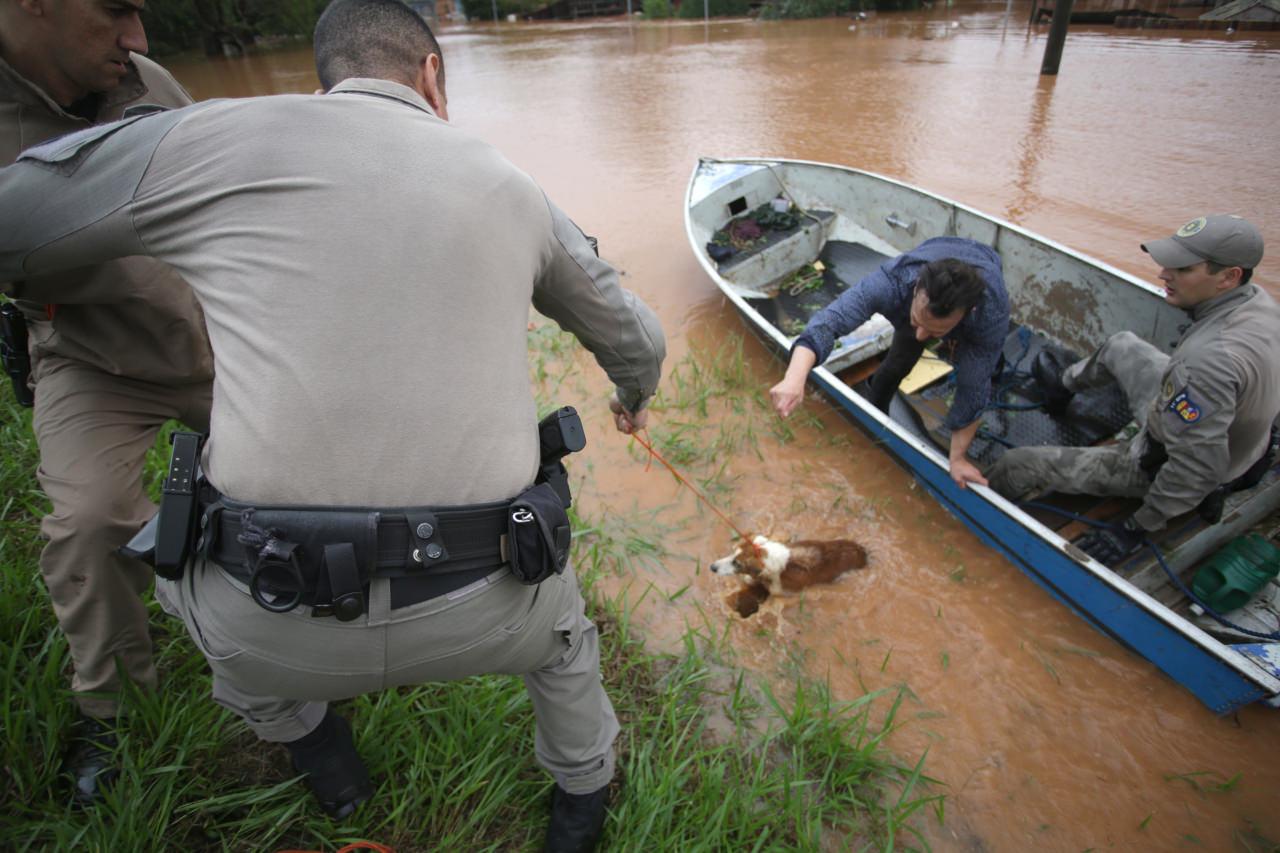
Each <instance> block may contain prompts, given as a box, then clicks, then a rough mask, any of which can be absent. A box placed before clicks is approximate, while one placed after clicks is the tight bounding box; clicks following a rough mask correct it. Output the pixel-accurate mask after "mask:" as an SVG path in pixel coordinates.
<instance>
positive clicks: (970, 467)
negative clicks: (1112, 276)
mask: <svg viewBox="0 0 1280 853" xmlns="http://www.w3.org/2000/svg"><path fill="white" fill-rule="evenodd" d="M876 313H879V314H882V315H883V316H884V317H885V318H886V319H887V320H888V321H889V322H890V323H892V324H893V328H894V335H893V343H892V344H891V345H890V347H889V352H888V353H887V354H886V355H885V358H884V361H883V362H882V363H881V365H880V368H879V369H878V370H877V371H876V372H875V374H874V375H872V377H871V388H870V393H869V399H870V401H871V403H872V404H874V405H875V406H876V407H877V408H879V409H880V410H881V411H888V408H889V402H890V401H891V400H892V399H893V394H894V392H895V391H896V390H897V388H898V385H899V383H901V382H902V380H903V378H904V377H906V375H907V374H908V373H910V372H911V368H912V367H914V366H915V364H916V362H917V361H919V360H920V356H921V354H923V352H924V348H925V344H926V343H927V342H928V341H930V340H932V339H935V338H937V339H941V341H942V342H943V344H944V346H949V348H950V351H951V355H950V361H951V362H952V364H953V366H954V367H955V383H956V393H955V399H954V400H953V402H952V404H951V410H950V411H949V412H948V414H947V420H946V425H947V427H948V428H949V429H950V430H951V448H950V454H949V455H950V459H951V479H953V480H955V482H956V485H958V486H960V488H964V487H965V486H966V485H967V484H968V483H978V484H980V485H983V486H985V485H987V481H986V479H985V478H984V477H983V476H982V472H980V471H979V470H978V469H977V467H976V466H975V465H974V464H973V463H972V462H970V461H969V460H968V458H967V457H966V455H965V454H966V452H967V451H968V449H969V445H970V444H972V443H973V437H974V435H975V434H976V433H977V431H978V426H979V424H980V423H981V415H982V410H983V409H984V408H986V405H987V403H988V402H989V401H990V399H991V377H992V374H994V373H995V371H996V367H997V365H998V363H999V361H1000V352H1001V350H1002V349H1003V347H1004V339H1005V336H1006V335H1007V334H1008V331H1009V295H1008V292H1007V291H1006V290H1005V286H1004V276H1003V275H1002V274H1001V268H1000V256H999V255H997V254H996V252H995V250H994V249H992V248H991V247H990V246H986V245H983V244H982V243H978V242H976V241H974V240H967V239H964V238H961V237H937V238H934V239H932V240H926V241H925V242H923V243H921V244H920V245H919V246H917V247H916V248H915V249H913V250H911V251H910V252H907V253H905V254H902V255H899V256H898V257H896V258H894V259H893V260H891V261H888V262H886V263H885V264H884V265H883V266H881V267H880V269H878V270H876V271H875V272H874V273H872V274H871V275H869V276H867V277H866V278H864V279H862V281H860V282H858V283H857V284H856V285H855V286H853V287H851V288H849V289H848V290H846V291H845V292H844V293H842V294H840V296H839V298H837V299H836V300H835V301H834V302H832V303H831V304H830V305H828V306H827V307H826V308H824V309H822V310H821V311H819V312H818V313H817V314H815V315H814V316H813V318H812V319H810V320H809V324H808V325H807V326H806V327H805V330H804V333H803V334H801V335H800V337H798V338H796V342H795V344H794V345H793V346H792V348H791V362H790V364H789V365H788V366H787V373H786V376H785V377H784V378H783V380H782V381H781V382H779V383H778V384H777V385H775V386H773V388H771V389H770V391H769V396H770V398H771V399H772V401H773V406H774V409H775V410H777V412H778V414H779V415H781V416H782V417H786V416H788V415H790V414H791V412H793V411H794V410H795V408H796V406H798V405H799V404H800V401H801V400H802V399H803V397H804V384H805V380H806V379H807V378H808V376H809V371H810V370H812V369H813V367H814V365H816V364H821V363H822V362H824V361H826V359H827V356H828V355H830V354H831V349H832V347H833V346H834V344H835V341H836V339H837V338H839V337H840V336H841V335H845V334H848V333H849V332H851V331H853V330H854V329H856V328H858V327H859V326H861V325H862V324H863V323H865V322H867V320H869V319H871V315H873V314H876Z"/></svg>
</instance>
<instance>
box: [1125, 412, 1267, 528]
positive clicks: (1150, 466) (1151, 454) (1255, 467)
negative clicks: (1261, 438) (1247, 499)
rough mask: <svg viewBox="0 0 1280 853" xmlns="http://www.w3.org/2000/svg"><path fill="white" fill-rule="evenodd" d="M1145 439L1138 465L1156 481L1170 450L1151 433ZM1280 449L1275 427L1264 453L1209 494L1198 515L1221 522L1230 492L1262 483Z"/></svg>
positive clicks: (1214, 521)
mask: <svg viewBox="0 0 1280 853" xmlns="http://www.w3.org/2000/svg"><path fill="white" fill-rule="evenodd" d="M1145 441H1146V447H1145V448H1144V449H1143V451H1142V456H1140V457H1139V458H1138V467H1140V468H1141V469H1142V472H1143V473H1144V474H1146V475H1147V479H1149V480H1151V481H1153V482H1154V481H1155V478H1156V475H1157V474H1159V473H1160V468H1161V467H1162V466H1163V465H1164V463H1166V462H1168V461H1169V453H1168V451H1167V450H1166V449H1165V446H1164V444H1162V443H1161V442H1159V441H1157V440H1156V439H1154V438H1152V437H1151V436H1149V435H1148V436H1146V437H1145ZM1278 450H1280V430H1278V429H1277V428H1276V427H1275V426H1272V427H1271V437H1270V438H1269V439H1268V441H1267V447H1266V449H1265V450H1264V451H1263V452H1262V456H1260V457H1258V460H1257V461H1256V462H1254V463H1253V464H1252V465H1250V466H1249V468H1248V469H1247V470H1246V471H1245V472H1244V473H1243V474H1241V475H1240V476H1239V477H1236V478H1235V479H1234V480H1232V481H1231V482H1229V483H1223V484H1221V485H1220V486H1218V487H1217V488H1215V489H1214V490H1213V491H1211V492H1209V494H1207V495H1205V497H1204V500H1202V501H1201V502H1200V504H1199V506H1197V507H1196V514H1197V515H1199V516H1200V518H1201V519H1202V520H1203V521H1204V522H1205V523H1206V524H1217V523H1218V522H1219V521H1221V520H1222V512H1223V510H1224V509H1225V508H1226V503H1227V495H1229V494H1231V493H1232V492H1242V491H1244V490H1245V489H1252V488H1253V487H1254V486H1256V485H1258V483H1260V482H1262V478H1263V477H1264V476H1266V473H1267V471H1268V470H1270V468H1271V465H1272V464H1273V463H1274V462H1275V459H1276V453H1277V451H1278Z"/></svg>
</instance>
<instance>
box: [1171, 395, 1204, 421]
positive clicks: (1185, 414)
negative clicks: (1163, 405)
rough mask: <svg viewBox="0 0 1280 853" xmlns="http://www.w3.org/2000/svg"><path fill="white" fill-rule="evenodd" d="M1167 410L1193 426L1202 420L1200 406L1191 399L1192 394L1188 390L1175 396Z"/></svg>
mask: <svg viewBox="0 0 1280 853" xmlns="http://www.w3.org/2000/svg"><path fill="white" fill-rule="evenodd" d="M1167 408H1168V410H1169V411H1171V412H1173V413H1174V414H1175V415H1177V416H1178V417H1180V418H1182V420H1183V421H1184V422H1185V423H1189V424H1193V423H1195V422H1196V421H1198V420H1200V406H1199V405H1198V404H1197V403H1196V402H1195V401H1194V400H1192V399H1191V394H1190V393H1189V392H1188V390H1187V389H1186V388H1183V389H1182V390H1181V391H1179V392H1178V393H1177V394H1174V395H1173V397H1172V398H1171V399H1170V400H1169V405H1168V406H1167Z"/></svg>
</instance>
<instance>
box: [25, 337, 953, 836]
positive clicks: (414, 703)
mask: <svg viewBox="0 0 1280 853" xmlns="http://www.w3.org/2000/svg"><path fill="white" fill-rule="evenodd" d="M531 340H532V342H533V346H534V348H535V352H536V353H537V354H538V358H537V359H536V361H535V366H534V373H535V376H537V377H540V379H541V381H542V382H543V383H546V384H547V385H551V386H555V387H559V386H560V385H561V384H562V383H564V382H565V380H566V377H569V376H570V375H571V371H569V370H568V369H565V368H564V367H563V365H562V364H561V362H562V361H564V359H563V358H562V356H564V355H566V353H564V352H559V351H556V350H557V348H558V347H559V346H560V343H561V341H560V338H559V336H556V335H552V334H549V333H545V332H539V331H535V332H534V333H533V334H532V335H531ZM739 353H740V344H739ZM739 360H740V359H739ZM712 361H713V362H714V361H715V360H714V359H713V360H712ZM717 370H718V371H719V374H718V376H719V378H717V379H715V380H714V382H712V383H711V384H713V385H714V386H715V388H716V390H719V389H723V388H725V387H726V386H730V385H732V384H733V381H734V379H735V376H734V372H733V369H732V365H730V366H729V367H728V368H725V367H724V366H723V365H721V366H720V367H718V368H717ZM706 373H707V372H706V371H704V374H706ZM726 377H727V380H728V381H726ZM704 384H705V383H704ZM544 389H545V385H544ZM552 393H554V392H552ZM716 396H717V395H716V394H711V395H709V396H708V399H711V398H714V397H716ZM540 399H541V395H540ZM0 400H3V402H2V403H0V441H3V443H4V447H5V453H4V457H3V462H2V463H0V486H2V487H3V491H0V494H3V495H5V496H6V497H5V498H4V501H3V504H2V505H0V510H2V512H0V520H2V521H3V532H2V533H0V666H3V673H2V677H3V693H4V701H3V704H2V705H0V728H3V730H4V733H5V737H4V746H3V749H4V756H3V764H2V769H0V814H3V815H4V819H3V821H0V849H5V850H18V851H26V850H50V849H55V850H92V851H98V850H101V851H122V850H128V851H149V850H156V851H161V850H235V851H239V850H254V851H257V850H263V851H269V850H280V849H285V848H296V849H308V850H334V849H336V848H338V847H340V846H342V845H343V844H347V843H350V842H353V841H357V840H361V839H365V840H372V841H377V842H379V843H382V844H386V845H390V846H391V847H393V848H394V849H396V850H397V851H413V850H461V851H471V850H533V849H539V848H540V846H541V834H542V831H543V827H544V825H545V820H546V808H547V797H548V793H549V786H550V784H551V783H550V780H549V778H548V777H547V775H546V774H545V773H544V772H543V771H542V770H541V769H540V768H539V767H538V766H537V765H536V764H535V763H534V760H533V742H532V741H533V715H532V711H531V709H530V707H529V702H528V699H527V697H526V695H525V692H524V689H523V685H522V683H521V681H520V680H519V679H516V678H508V677H499V676H492V677H480V678H471V679H466V680H464V681H460V682H454V683H449V684H428V685H422V686H419V687H415V688H404V689H398V690H389V691H384V692H382V693H377V694H371V695H368V696H363V697H360V698H358V699H355V700H352V701H350V702H344V703H340V705H339V708H340V710H341V711H342V713H343V714H344V715H346V716H347V717H348V718H349V719H351V721H352V724H353V728H354V731H355V736H356V742H357V744H358V745H359V747H360V750H361V752H362V754H363V755H364V757H365V759H366V762H367V763H368V765H369V767H370V769H371V771H372V774H373V777H374V780H375V784H376V785H377V793H376V795H375V796H374V798H373V799H372V800H371V801H370V802H369V803H367V804H366V805H365V806H364V807H362V808H361V809H360V810H359V811H358V812H357V813H356V814H355V815H354V816H353V817H352V818H350V819H348V820H347V821H346V822H343V823H334V822H331V821H330V820H328V819H327V818H325V817H324V815H323V814H322V813H321V812H320V811H319V810H318V809H317V808H316V806H315V805H314V804H313V803H312V801H311V798H310V796H309V794H308V793H307V791H306V789H305V787H304V785H303V783H302V782H301V781H300V780H298V779H296V778H294V776H293V774H292V773H291V771H290V769H289V764H288V758H287V754H286V753H285V751H284V750H283V749H282V748H280V747H278V746H271V745H264V744H261V743H259V742H258V741H257V740H256V739H255V738H254V737H253V736H252V735H251V734H250V733H249V731H248V729H247V728H246V727H245V726H244V725H243V724H242V723H241V722H239V721H238V720H237V719H236V718H234V717H233V716H232V715H231V714H229V713H228V712H226V711H224V710H223V709H221V708H220V707H219V706H217V705H215V704H214V703H213V702H212V701H211V700H210V698H209V689H210V684H209V675H208V670H207V667H206V665H205V662H204V660H203V658H202V657H201V656H200V654H199V652H198V651H197V650H196V648H195V647H194V646H193V645H192V643H191V642H190V640H189V639H188V637H187V636H186V634H185V632H184V630H183V628H182V626H181V624H180V623H179V622H177V621H176V620H173V619H170V618H168V617H166V616H164V614H162V613H161V612H160V611H159V608H158V607H157V606H156V605H155V603H154V602H151V605H150V606H151V609H152V617H153V618H152V626H153V633H154V637H155V641H156V657H157V663H158V667H159V669H160V672H161V689H160V691H159V692H158V693H155V694H146V693H142V692H138V691H133V690H130V691H129V692H128V695H127V696H126V704H127V706H128V707H129V709H130V714H129V716H128V717H127V719H126V721H125V722H124V723H123V724H122V726H121V728H120V737H121V742H122V745H121V750H120V756H121V760H122V762H123V771H122V775H121V779H120V781H119V782H118V784H117V785H116V786H115V787H114V789H113V791H112V793H111V795H110V796H109V797H108V799H107V801H106V802H105V803H104V804H103V805H101V806H100V807H98V808H96V809H92V810H87V811H80V810H76V809H74V808H73V807H72V806H71V805H70V804H69V788H68V781H67V779H65V778H63V777H62V776H61V775H60V761H61V752H62V749H63V747H64V744H65V738H66V735H67V731H68V728H69V725H70V723H71V721H72V718H73V710H72V704H71V701H70V696H69V692H68V689H67V684H68V680H69V666H70V664H69V660H68V654H67V647H66V643H65V641H64V640H63V638H62V636H61V634H60V633H59V632H58V630H57V626H56V624H55V622H54V619H53V615H52V611H51V608H50V606H49V602H48V596H47V593H46V592H45V590H44V587H43V585H42V583H41V580H40V577H39V571H38V569H37V567H36V561H37V557H38V553H39V548H40V543H39V541H38V526H39V518H40V516H41V515H42V514H43V512H44V511H45V508H46V501H45V498H44V496H43V495H42V494H41V492H40V491H39V489H38V486H37V484H36V483H35V480H34V471H35V466H36V462H37V453H36V447H35V442H34V440H33V438H32V436H31V431H30V415H29V413H28V412H26V411H24V410H21V409H19V408H18V407H16V406H15V405H14V404H13V403H12V397H11V396H9V395H7V394H6V395H4V396H0ZM163 445H164V442H163V439H161V440H160V441H158V442H157V448H156V450H155V451H153V454H152V459H151V464H150V466H149V471H150V473H151V476H152V477H153V478H154V477H156V476H157V475H158V473H159V471H160V470H161V469H162V467H163V456H162V455H161V451H162V449H163ZM670 532H671V531H670V530H669V529H667V528H664V527H663V526H662V525H661V523H660V522H659V521H658V520H657V513H648V514H646V513H633V514H631V515H630V516H629V517H626V518H616V517H614V518H607V519H592V518H579V519H578V529H577V535H576V537H575V540H574V542H575V544H574V549H575V550H574V559H575V565H577V566H578V567H579V571H580V574H581V576H582V578H583V585H584V592H585V595H586V597H587V600H588V602H589V604H588V607H589V610H590V615H591V616H592V617H593V618H594V619H595V620H596V621H597V623H598V624H599V625H600V628H601V656H602V667H603V670H604V678H605V683H606V685H607V688H608V690H609V693H610V696H611V697H612V699H613V701H614V704H615V706H616V708H617V712H618V716H619V719H620V720H621V722H622V727H623V728H622V735H621V736H620V738H619V741H618V744H617V747H618V752H619V776H618V783H617V784H618V789H617V791H616V792H615V799H614V805H613V806H612V808H611V812H610V817H609V821H608V824H607V827H606V837H605V846H604V849H607V850H637V851H639V850H644V851H652V850H682V851H683V850H726V849H751V850H779V851H781V850H832V849H841V850H843V849H857V850H861V849H878V850H889V849H899V848H902V847H916V846H926V847H927V844H926V843H925V840H924V838H923V837H922V835H921V828H922V825H923V821H924V820H925V816H924V815H922V814H921V811H922V810H927V811H929V812H930V813H932V814H933V815H934V816H935V817H936V819H937V820H939V821H940V820H941V819H942V817H943V798H942V796H941V795H939V794H938V793H937V792H936V786H935V785H934V784H933V783H932V782H931V781H930V780H929V779H928V778H927V777H926V776H925V774H924V772H923V767H924V756H920V757H919V759H918V760H913V761H909V762H899V761H898V760H897V759H895V758H894V757H893V756H892V755H891V754H890V753H889V751H888V750H887V749H886V747H885V738H886V736H887V735H888V734H889V733H890V732H891V731H892V729H893V728H894V726H895V725H896V723H895V718H896V715H897V712H898V708H899V706H900V703H901V702H902V699H903V697H904V696H909V695H910V694H909V691H906V690H897V691H893V692H889V693H885V692H883V691H882V692H878V693H871V694H868V695H866V696H863V697H861V698H859V699H857V700H855V701H853V702H847V703H842V702H837V701H835V700H834V699H833V698H832V697H831V696H830V695H829V693H828V691H827V690H826V688H825V686H824V685H823V684H821V683H816V682H813V681H811V680H809V679H807V678H806V677H804V675H803V673H802V671H800V670H802V669H803V667H798V668H797V672H796V673H795V676H794V679H795V680H794V681H791V682H788V683H787V686H786V687H785V689H784V688H780V687H774V688H773V689H770V688H769V687H768V686H767V685H764V684H759V683H757V682H756V681H755V680H753V678H751V677H750V676H747V675H745V674H744V673H743V672H741V671H740V670H739V669H737V668H736V667H735V666H734V664H733V662H732V661H731V660H726V659H725V655H726V654H727V652H726V648H727V644H726V643H725V642H724V638H725V636H726V635H725V631H726V625H725V624H724V623H723V622H722V620H721V618H720V617H718V616H714V617H713V616H709V615H707V614H705V613H703V620H704V624H703V625H702V626H701V627H698V628H690V629H689V631H688V633H687V634H686V636H685V642H684V650H683V653H682V654H680V655H678V656H662V655H654V654H651V653H649V652H647V651H646V650H645V649H644V647H643V644H642V638H641V637H640V636H639V634H638V633H637V631H636V630H635V629H634V628H633V627H632V621H633V614H634V610H635V608H636V607H637V606H638V605H639V604H640V601H641V600H643V597H644V596H643V595H641V596H640V597H639V598H637V599H636V600H630V601H628V600H627V599H625V598H618V599H608V598H607V597H605V596H604V595H603V594H602V593H601V591H600V590H599V588H597V587H596V586H595V585H594V582H595V580H596V579H598V578H600V577H602V576H603V575H605V574H611V573H634V572H636V571H637V569H640V568H645V567H652V566H656V565H660V564H661V561H662V557H663V555H664V552H663V550H662V548H661V545H660V544H655V543H661V542H662V541H663V538H664V535H666V534H669V533H670ZM886 660H887V655H886Z"/></svg>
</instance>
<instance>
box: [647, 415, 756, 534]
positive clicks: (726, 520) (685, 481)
mask: <svg viewBox="0 0 1280 853" xmlns="http://www.w3.org/2000/svg"><path fill="white" fill-rule="evenodd" d="M641 432H643V433H644V434H645V435H644V436H642V435H641V434H640V433H641ZM648 434H649V431H648V430H640V432H633V433H631V437H632V438H634V439H635V440H636V441H638V442H640V446H641V447H643V448H644V449H645V450H647V451H649V458H650V460H653V459H657V460H658V461H659V462H661V463H662V464H663V465H665V466H667V470H668V471H670V472H671V473H672V474H673V475H674V476H675V478H676V479H677V480H679V481H680V482H681V483H683V484H684V485H685V486H687V487H688V489H689V491H691V492H693V493H694V494H695V495H697V496H698V499H699V500H701V501H702V502H703V503H704V504H706V505H707V506H708V507H710V508H711V511H712V512H714V513H715V514H716V515H718V516H720V520H721V521H723V522H724V523H725V524H727V525H729V526H730V527H731V528H733V532H734V533H736V534H738V537H739V538H740V539H742V541H743V542H745V543H747V545H748V546H749V547H750V548H751V549H752V550H754V551H759V550H760V549H759V548H758V547H757V546H756V544H755V543H754V542H752V541H751V537H750V536H748V535H747V534H745V533H743V532H742V531H741V530H739V529H738V525H736V524H734V523H733V522H732V521H730V520H729V516H727V515H725V514H724V513H723V512H721V511H720V510H719V509H718V508H717V507H716V505H715V504H713V503H712V502H711V500H710V499H709V498H708V497H707V496H706V495H704V494H703V493H702V492H700V491H698V489H697V487H696V486H694V485H693V483H690V482H689V481H688V479H686V478H685V476H684V475H683V474H681V473H680V472H679V471H677V470H676V466H674V465H672V464H671V463H670V462H668V461H667V460H666V459H664V458H663V456H662V454H661V453H659V452H658V451H657V450H655V449H654V446H653V444H652V443H651V442H650V441H649V440H648V438H647V437H646V436H648ZM648 464H649V462H648V461H646V462H645V470H648Z"/></svg>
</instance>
